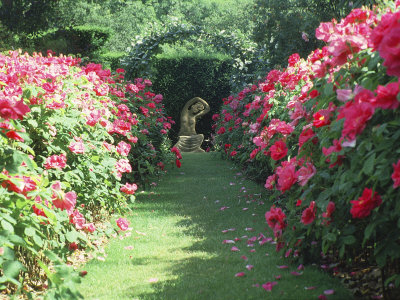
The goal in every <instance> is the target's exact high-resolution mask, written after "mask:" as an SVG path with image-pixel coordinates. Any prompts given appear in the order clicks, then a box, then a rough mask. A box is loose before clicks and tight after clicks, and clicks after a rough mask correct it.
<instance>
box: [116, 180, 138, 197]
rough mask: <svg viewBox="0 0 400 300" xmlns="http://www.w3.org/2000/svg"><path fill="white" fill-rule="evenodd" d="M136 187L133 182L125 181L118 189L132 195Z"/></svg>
mask: <svg viewBox="0 0 400 300" xmlns="http://www.w3.org/2000/svg"><path fill="white" fill-rule="evenodd" d="M137 188H138V187H137V185H136V184H135V183H132V184H130V183H125V185H123V186H122V187H121V188H120V191H121V192H123V193H125V194H128V195H133V194H135V192H136V190H137Z"/></svg>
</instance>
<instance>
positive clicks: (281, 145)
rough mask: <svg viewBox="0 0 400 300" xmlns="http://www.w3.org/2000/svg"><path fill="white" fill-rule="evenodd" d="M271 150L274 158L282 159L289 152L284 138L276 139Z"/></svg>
mask: <svg viewBox="0 0 400 300" xmlns="http://www.w3.org/2000/svg"><path fill="white" fill-rule="evenodd" d="M269 150H270V151H271V158H272V159H273V160H280V159H281V158H284V157H285V156H286V154H287V152H288V148H287V147H286V143H285V142H284V141H282V140H278V141H276V142H275V143H274V144H273V145H272V146H271V148H270V149H269Z"/></svg>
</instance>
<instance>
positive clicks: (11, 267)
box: [3, 260, 26, 278]
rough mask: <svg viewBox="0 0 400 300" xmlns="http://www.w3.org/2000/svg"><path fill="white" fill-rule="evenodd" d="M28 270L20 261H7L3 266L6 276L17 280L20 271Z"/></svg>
mask: <svg viewBox="0 0 400 300" xmlns="http://www.w3.org/2000/svg"><path fill="white" fill-rule="evenodd" d="M23 270H26V269H25V267H24V266H23V265H22V264H21V263H20V262H19V261H15V260H13V261H6V262H5V263H4V264H3V272H4V275H5V276H7V277H8V278H17V276H18V274H19V272H20V271H23Z"/></svg>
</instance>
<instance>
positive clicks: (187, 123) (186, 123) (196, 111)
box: [175, 97, 210, 152]
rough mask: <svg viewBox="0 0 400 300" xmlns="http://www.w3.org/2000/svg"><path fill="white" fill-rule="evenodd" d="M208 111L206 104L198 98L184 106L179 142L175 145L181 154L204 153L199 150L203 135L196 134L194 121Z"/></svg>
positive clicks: (208, 107)
mask: <svg viewBox="0 0 400 300" xmlns="http://www.w3.org/2000/svg"><path fill="white" fill-rule="evenodd" d="M209 111H210V106H209V105H208V103H207V102H206V101H204V100H203V99H201V98H199V97H195V98H193V99H190V100H189V101H188V102H187V103H186V104H185V106H184V107H183V109H182V112H181V128H180V130H179V133H178V134H179V140H178V142H177V143H176V145H175V147H177V148H179V150H181V152H204V150H203V149H201V148H200V146H201V144H202V143H203V140H204V135H203V134H197V133H196V121H197V119H199V118H200V117H202V116H203V115H205V114H206V113H208V112H209Z"/></svg>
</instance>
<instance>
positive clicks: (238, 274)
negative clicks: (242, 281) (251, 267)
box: [235, 272, 246, 277]
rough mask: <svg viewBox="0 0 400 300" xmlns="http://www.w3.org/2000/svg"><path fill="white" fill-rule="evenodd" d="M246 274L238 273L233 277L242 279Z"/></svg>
mask: <svg viewBox="0 0 400 300" xmlns="http://www.w3.org/2000/svg"><path fill="white" fill-rule="evenodd" d="M245 275H246V274H245V273H244V272H239V273H236V274H235V277H243V276H245Z"/></svg>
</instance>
